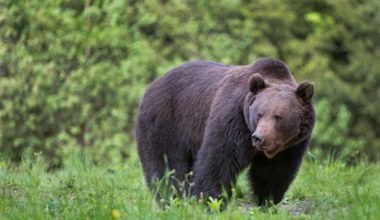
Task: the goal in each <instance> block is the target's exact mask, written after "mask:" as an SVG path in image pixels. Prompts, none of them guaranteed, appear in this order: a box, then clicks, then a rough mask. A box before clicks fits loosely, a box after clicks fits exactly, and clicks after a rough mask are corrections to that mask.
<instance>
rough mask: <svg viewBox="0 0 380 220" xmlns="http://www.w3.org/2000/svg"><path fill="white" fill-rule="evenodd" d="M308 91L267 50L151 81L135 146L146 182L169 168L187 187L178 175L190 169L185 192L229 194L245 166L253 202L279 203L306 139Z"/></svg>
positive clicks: (310, 123)
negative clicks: (238, 61) (239, 62)
mask: <svg viewBox="0 0 380 220" xmlns="http://www.w3.org/2000/svg"><path fill="white" fill-rule="evenodd" d="M313 94H314V87H313V84H312V83H310V82H307V81H305V82H302V83H301V84H299V85H297V83H296V81H295V79H294V78H293V76H292V75H291V73H290V71H289V69H288V67H287V66H286V64H285V63H283V62H282V61H279V60H275V59H270V58H264V59H259V60H257V61H256V62H255V63H254V64H251V65H247V66H231V65H224V64H220V63H214V62H206V61H198V62H190V63H187V64H184V65H182V66H179V67H177V68H174V69H173V70H171V71H169V72H168V73H167V74H165V75H164V76H162V77H161V78H159V79H157V80H156V81H154V82H153V83H152V84H151V85H150V86H149V88H148V89H147V90H146V93H145V95H144V97H143V99H142V101H141V104H140V107H139V112H138V117H137V123H136V138H137V144H138V154H139V157H140V161H141V164H142V167H143V170H144V173H145V178H146V181H147V183H148V185H149V187H150V188H152V189H155V187H154V186H155V184H154V182H156V181H157V180H161V179H162V178H163V177H164V173H165V170H166V169H169V170H172V171H173V173H172V176H171V178H170V179H171V183H170V184H172V185H173V186H174V187H175V188H176V189H177V192H181V193H184V192H187V190H189V189H183V187H181V186H183V185H182V184H181V183H182V182H183V181H185V179H186V176H187V174H188V173H190V172H191V171H192V172H193V180H191V181H193V183H194V185H193V187H192V189H191V190H190V191H191V194H193V195H195V196H197V197H200V196H203V197H205V198H209V197H210V196H211V197H213V198H219V197H221V196H222V194H223V192H226V193H227V195H228V197H230V196H231V186H232V185H233V184H235V182H236V178H237V176H238V174H239V173H240V172H241V171H242V170H244V169H245V168H247V167H249V166H250V170H249V177H250V181H251V184H252V189H253V193H254V197H255V198H256V199H257V201H258V204H259V205H263V204H266V203H267V202H268V201H270V200H272V202H273V203H275V204H277V203H278V202H280V201H281V200H282V198H283V196H284V194H285V192H286V190H287V189H288V187H289V185H290V183H291V182H292V181H293V179H294V178H295V175H296V174H297V171H298V169H299V167H300V164H301V161H302V158H303V155H304V153H305V150H306V149H307V146H308V144H309V141H310V137H311V133H312V130H313V127H314V122H315V113H314V109H313V105H312V101H311V99H312V97H313ZM186 186H187V187H188V186H189V185H186ZM159 196H160V195H159Z"/></svg>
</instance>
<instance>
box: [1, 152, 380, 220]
mask: <svg viewBox="0 0 380 220" xmlns="http://www.w3.org/2000/svg"><path fill="white" fill-rule="evenodd" d="M91 157H92V156H91V154H89V152H88V151H87V150H81V149H76V150H75V151H72V152H71V153H70V154H68V155H67V157H65V159H64V164H66V166H65V168H64V169H60V170H54V171H51V172H47V171H46V170H47V163H46V160H45V158H44V157H43V155H41V154H30V155H29V156H25V157H24V159H23V160H22V162H21V164H20V166H18V167H15V166H13V164H12V163H9V162H6V161H4V160H0V219H89V218H90V219H117V218H120V219H331V218H333V219H378V218H379V217H380V211H379V209H378V207H379V205H380V200H379V198H380V194H379V190H378V189H379V187H380V185H379V184H380V172H379V171H380V166H379V165H373V164H368V163H360V164H358V165H357V166H355V167H349V166H346V165H345V164H344V163H341V162H332V163H326V164H321V163H310V162H306V163H303V167H302V169H301V170H300V173H299V175H298V177H297V179H296V180H295V182H294V183H293V184H292V186H291V187H290V189H289V191H288V192H287V194H286V195H285V196H286V198H285V199H284V202H283V203H281V204H279V205H277V206H273V207H270V208H265V209H262V208H259V207H257V206H256V205H255V204H253V203H252V200H251V198H250V193H249V187H247V186H246V185H245V184H243V183H242V181H239V182H238V184H239V185H240V186H241V188H242V190H243V192H244V194H243V195H244V197H243V198H236V197H235V196H234V197H233V198H232V201H231V202H230V203H229V204H228V206H227V208H226V210H224V211H223V212H219V209H218V206H219V205H220V202H219V201H218V200H216V199H215V200H214V201H213V202H211V203H210V207H211V206H212V207H215V209H213V210H215V212H210V211H209V210H207V208H206V207H205V206H204V205H203V204H202V203H198V202H196V201H195V199H193V198H184V199H172V200H170V203H169V205H168V206H166V207H165V208H164V209H162V208H159V206H158V205H157V203H156V201H155V199H154V195H153V193H151V192H149V190H148V188H147V187H146V185H145V181H144V179H143V178H142V173H141V168H140V165H139V163H138V158H137V155H136V152H135V151H131V157H130V159H129V160H127V162H126V163H124V164H113V165H110V164H108V165H102V166H99V165H97V166H95V165H94V164H93V162H92V161H93V158H91ZM243 177H245V176H241V178H240V179H241V180H242V179H245V178H243Z"/></svg>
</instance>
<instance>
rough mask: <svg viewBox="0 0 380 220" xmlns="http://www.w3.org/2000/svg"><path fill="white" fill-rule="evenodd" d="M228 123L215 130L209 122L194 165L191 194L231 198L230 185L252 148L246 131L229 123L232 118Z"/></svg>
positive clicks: (250, 158)
mask: <svg viewBox="0 0 380 220" xmlns="http://www.w3.org/2000/svg"><path fill="white" fill-rule="evenodd" d="M227 122H228V121H227ZM211 125H212V124H211ZM229 125H230V126H221V125H219V126H218V127H219V128H218V129H215V127H210V124H209V127H207V129H206V132H205V139H204V141H203V143H202V147H201V149H200V150H199V151H198V154H197V158H196V162H195V164H194V168H193V173H194V189H193V194H194V195H195V196H197V197H198V198H200V197H203V198H205V199H209V197H212V198H217V199H219V198H223V197H224V196H226V197H227V198H229V197H231V185H232V184H235V182H236V178H237V175H238V174H239V173H240V172H241V171H242V170H243V169H244V168H246V167H247V166H248V165H249V163H250V161H251V160H252V157H253V152H254V150H253V147H252V146H251V145H250V141H249V137H250V135H249V131H245V130H244V128H238V127H237V126H232V125H231V121H230V124H229ZM224 192H225V193H226V195H224V194H223V193H224Z"/></svg>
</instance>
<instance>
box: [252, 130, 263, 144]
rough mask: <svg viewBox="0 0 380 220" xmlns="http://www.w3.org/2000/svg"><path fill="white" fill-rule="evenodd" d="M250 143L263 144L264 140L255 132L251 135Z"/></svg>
mask: <svg viewBox="0 0 380 220" xmlns="http://www.w3.org/2000/svg"><path fill="white" fill-rule="evenodd" d="M252 141H253V143H254V144H256V145H259V144H262V143H263V141H264V138H263V136H261V135H260V134H259V133H258V132H255V133H253V134H252Z"/></svg>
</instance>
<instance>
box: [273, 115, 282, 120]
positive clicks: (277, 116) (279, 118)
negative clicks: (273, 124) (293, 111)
mask: <svg viewBox="0 0 380 220" xmlns="http://www.w3.org/2000/svg"><path fill="white" fill-rule="evenodd" d="M273 117H274V119H275V120H276V121H281V120H282V117H281V116H279V115H274V116H273Z"/></svg>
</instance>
